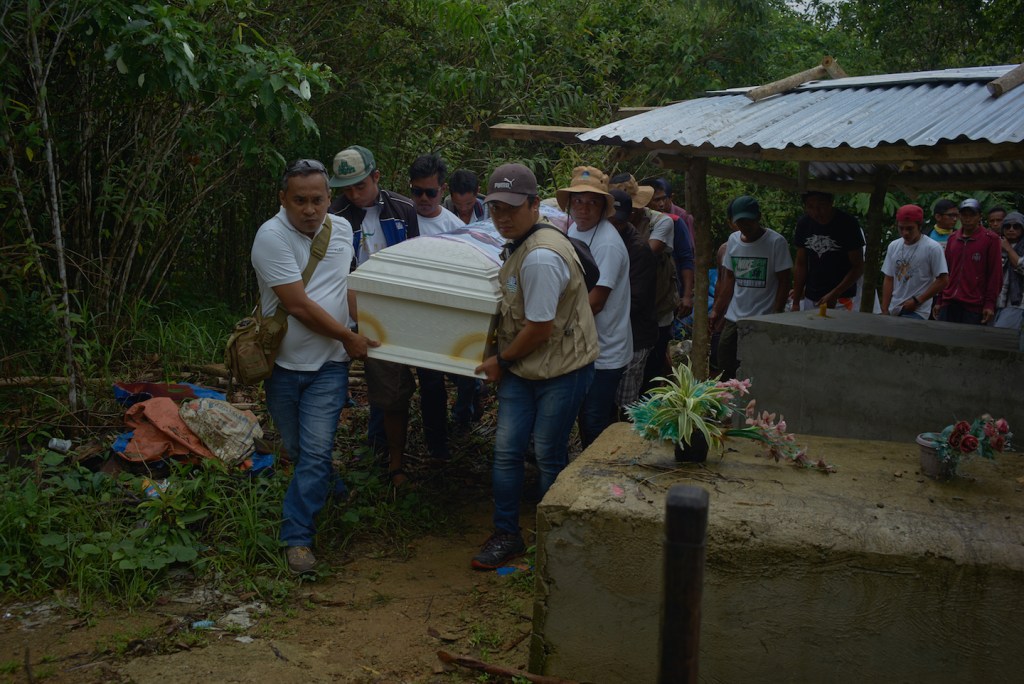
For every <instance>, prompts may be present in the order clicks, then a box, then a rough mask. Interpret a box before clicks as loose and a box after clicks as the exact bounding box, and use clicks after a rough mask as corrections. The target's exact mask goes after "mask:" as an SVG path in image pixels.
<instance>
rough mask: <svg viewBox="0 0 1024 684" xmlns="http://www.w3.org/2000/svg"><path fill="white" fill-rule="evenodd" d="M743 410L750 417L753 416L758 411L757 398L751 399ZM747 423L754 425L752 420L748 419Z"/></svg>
mask: <svg viewBox="0 0 1024 684" xmlns="http://www.w3.org/2000/svg"><path fill="white" fill-rule="evenodd" d="M743 412H744V413H745V414H746V416H747V418H748V419H749V418H753V417H754V414H755V413H757V399H751V400H750V403H749V404H747V408H746V409H745V410H744V411H743ZM747 424H748V425H752V424H753V423H751V422H750V420H747Z"/></svg>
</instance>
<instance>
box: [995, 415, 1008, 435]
mask: <svg viewBox="0 0 1024 684" xmlns="http://www.w3.org/2000/svg"><path fill="white" fill-rule="evenodd" d="M996 430H998V431H999V434H1001V435H1005V434H1006V433H1007V432H1009V431H1010V424H1009V423H1007V422H1006V419H1005V418H1000V419H999V420H997V421H996Z"/></svg>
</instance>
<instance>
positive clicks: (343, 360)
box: [252, 159, 380, 573]
mask: <svg viewBox="0 0 1024 684" xmlns="http://www.w3.org/2000/svg"><path fill="white" fill-rule="evenodd" d="M278 196H279V199H280V201H281V209H280V211H278V213H277V215H276V216H274V217H273V218H272V219H270V220H269V221H267V222H266V223H264V224H263V225H262V226H260V229H259V230H258V231H257V232H256V238H255V240H254V241H253V245H252V265H253V268H254V269H255V270H256V279H257V281H258V282H259V288H260V307H261V311H262V312H263V316H264V317H269V316H273V315H274V312H276V311H277V307H279V306H284V307H285V308H286V309H287V310H288V314H289V315H288V329H287V332H286V333H285V336H284V339H283V340H282V341H281V346H280V348H279V351H278V355H277V359H276V361H275V364H274V372H273V373H272V374H271V376H270V377H269V378H267V379H266V380H265V381H264V383H263V386H264V389H265V390H266V393H267V408H268V410H269V411H270V415H271V417H272V418H273V419H274V425H275V426H276V427H277V430H278V432H279V433H280V435H281V440H282V441H283V442H284V446H285V449H287V451H288V457H289V458H290V459H291V461H292V463H293V464H294V465H295V470H294V472H293V474H292V479H291V482H290V483H289V485H288V491H287V493H286V494H285V497H284V511H283V516H282V517H283V520H282V522H281V540H282V541H283V542H284V543H285V546H286V547H287V549H286V556H287V559H288V567H289V568H290V569H291V570H292V571H293V572H296V573H304V572H309V571H310V570H312V569H313V566H314V564H315V563H316V558H315V557H314V556H313V552H312V551H311V550H310V547H311V546H312V545H313V537H314V535H315V534H316V527H315V518H316V515H317V513H319V512H320V509H321V508H323V506H324V504H325V503H326V500H327V496H328V494H329V493H331V491H334V492H335V493H336V494H340V495H344V494H345V492H346V490H345V486H344V484H342V483H341V481H340V479H338V477H337V474H336V473H335V472H334V466H333V462H332V460H331V453H332V451H333V447H334V434H335V431H336V430H337V428H338V416H339V415H340V413H341V409H342V406H343V405H344V402H345V397H346V395H347V388H348V364H349V360H350V359H361V358H364V357H365V356H366V350H367V348H368V347H376V346H378V345H379V344H380V343H379V342H375V341H372V340H369V339H367V338H366V337H365V336H363V335H360V334H358V333H355V332H353V331H352V330H350V329H349V328H348V318H349V305H350V295H351V293H350V292H349V290H348V271H349V266H350V264H351V263H352V256H353V244H352V227H351V226H350V225H349V223H348V221H346V220H345V219H343V218H340V217H333V219H332V220H331V221H330V222H328V221H327V207H328V204H329V203H330V192H329V190H328V188H327V169H326V168H324V165H323V164H321V163H320V162H318V161H316V160H312V159H300V160H298V161H296V162H292V163H291V164H289V165H288V167H287V168H286V169H285V172H284V177H283V178H282V179H281V190H280V193H279V195H278ZM324 230H330V231H331V233H330V241H329V242H328V243H327V249H326V252H325V254H324V257H323V258H322V259H321V261H320V263H318V264H317V266H316V269H315V270H314V271H313V274H312V276H311V277H310V279H309V282H308V283H306V284H305V285H304V284H303V282H302V271H303V269H304V268H305V267H306V264H307V263H308V262H309V258H310V249H311V246H312V243H313V238H314V237H315V236H316V235H317V234H319V233H320V232H321V231H324ZM300 435H301V439H300Z"/></svg>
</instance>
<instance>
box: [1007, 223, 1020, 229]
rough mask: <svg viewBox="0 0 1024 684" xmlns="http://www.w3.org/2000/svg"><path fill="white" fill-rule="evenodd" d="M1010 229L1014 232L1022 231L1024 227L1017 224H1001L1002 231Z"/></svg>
mask: <svg viewBox="0 0 1024 684" xmlns="http://www.w3.org/2000/svg"><path fill="white" fill-rule="evenodd" d="M1010 228H1013V229H1014V230H1024V226H1022V225H1020V224H1019V223H1004V224H1003V230H1009V229H1010Z"/></svg>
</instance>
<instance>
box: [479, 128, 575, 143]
mask: <svg viewBox="0 0 1024 684" xmlns="http://www.w3.org/2000/svg"><path fill="white" fill-rule="evenodd" d="M590 130H591V129H589V128H576V127H573V126H537V125H533V124H513V123H504V124H495V125H493V126H489V127H488V128H487V134H488V135H489V136H490V137H491V138H497V139H501V140H531V141H537V140H544V141H547V142H559V143H562V144H565V145H579V144H580V141H579V139H577V138H576V136H577V135H579V134H580V133H586V132H588V131H590Z"/></svg>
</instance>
